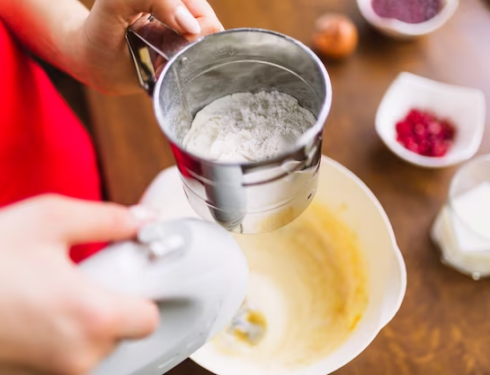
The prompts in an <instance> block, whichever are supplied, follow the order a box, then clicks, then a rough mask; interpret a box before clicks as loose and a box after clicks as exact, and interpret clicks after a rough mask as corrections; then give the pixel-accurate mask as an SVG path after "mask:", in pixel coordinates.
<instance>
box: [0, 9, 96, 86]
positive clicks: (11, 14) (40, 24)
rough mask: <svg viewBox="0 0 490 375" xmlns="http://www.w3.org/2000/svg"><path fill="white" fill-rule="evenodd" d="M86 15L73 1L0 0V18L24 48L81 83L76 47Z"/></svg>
mask: <svg viewBox="0 0 490 375" xmlns="http://www.w3.org/2000/svg"><path fill="white" fill-rule="evenodd" d="M88 14H89V11H88V10H87V9H86V8H85V7H84V6H83V5H82V4H81V3H80V2H79V1H77V0H0V18H1V19H2V20H3V21H4V22H5V23H6V24H7V26H8V27H9V29H10V30H12V32H13V34H14V35H15V36H16V38H17V39H19V40H20V42H21V43H22V44H23V45H24V46H25V47H26V48H27V49H29V50H30V51H32V52H33V53H34V54H35V55H36V56H38V57H40V58H41V59H43V60H45V61H47V62H49V63H50V64H52V65H54V66H56V67H57V68H59V69H61V70H63V71H65V72H67V73H69V74H71V75H73V76H74V77H76V78H78V79H80V80H82V81H85V80H86V77H83V73H82V69H81V66H80V65H79V59H78V56H77V54H78V52H77V47H78V46H79V44H80V39H81V33H82V25H83V23H84V22H85V20H86V18H87V16H88Z"/></svg>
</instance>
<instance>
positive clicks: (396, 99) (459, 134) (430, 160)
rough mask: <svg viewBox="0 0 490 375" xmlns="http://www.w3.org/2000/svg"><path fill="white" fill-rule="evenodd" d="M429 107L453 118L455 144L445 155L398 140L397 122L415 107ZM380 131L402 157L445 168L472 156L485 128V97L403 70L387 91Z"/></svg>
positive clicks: (381, 108)
mask: <svg viewBox="0 0 490 375" xmlns="http://www.w3.org/2000/svg"><path fill="white" fill-rule="evenodd" d="M413 108H416V109H420V110H427V111H429V112H432V113H434V114H435V115H436V116H438V117H441V118H447V119H449V120H451V121H452V122H453V124H454V126H455V127H456V137H455V141H454V144H453V145H452V147H451V148H450V149H449V151H448V152H447V154H446V155H444V156H442V157H428V156H422V155H419V154H417V153H415V152H412V151H409V150H407V149H406V148H405V147H404V146H403V145H401V144H400V143H398V141H397V140H396V123H397V122H398V121H400V120H403V119H404V118H405V116H406V115H407V114H408V112H409V111H410V110H411V109H413ZM376 131H377V133H378V135H379V136H380V137H381V139H382V140H383V142H384V143H385V144H386V146H387V147H388V148H389V149H390V150H391V151H393V152H394V153H395V154H396V155H398V156H399V157H400V158H402V159H404V160H406V161H408V162H410V163H412V164H415V165H418V166H421V167H426V168H444V167H449V166H452V165H455V164H459V163H461V162H463V161H465V160H468V159H470V158H472V157H473V156H474V155H475V154H476V152H477V151H478V149H479V147H480V144H481V141H482V138H483V133H484V131H485V96H484V94H483V92H481V91H480V90H477V89H473V88H466V87H459V86H453V85H448V84H444V83H440V82H436V81H432V80H430V79H427V78H423V77H420V76H417V75H415V74H411V73H406V72H404V73H401V74H400V75H399V76H398V77H397V78H396V79H395V81H394V82H393V84H392V85H391V87H390V88H389V89H388V91H387V92H386V94H385V96H384V98H383V100H382V101H381V104H380V106H379V108H378V112H377V114H376Z"/></svg>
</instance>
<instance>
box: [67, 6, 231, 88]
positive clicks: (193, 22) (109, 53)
mask: <svg viewBox="0 0 490 375" xmlns="http://www.w3.org/2000/svg"><path fill="white" fill-rule="evenodd" d="M143 13H152V14H153V15H154V16H155V17H156V18H157V19H158V20H159V21H162V22H164V23H165V24H166V25H167V26H169V27H171V28H172V29H173V30H175V31H177V32H178V33H180V34H181V35H183V36H184V37H185V38H187V39H188V40H189V41H192V40H195V39H197V38H199V37H201V36H204V35H209V34H212V33H215V32H219V31H222V30H223V26H222V25H221V23H220V22H219V20H218V18H217V17H216V14H215V13H214V11H213V9H212V8H211V6H210V5H209V4H208V2H207V1H206V0H182V1H181V0H97V1H96V2H95V5H94V7H93V8H92V11H91V12H90V15H89V16H88V19H87V21H86V22H85V23H84V25H83V27H82V34H81V36H80V43H79V46H78V47H77V48H79V50H78V51H75V53H77V54H79V58H78V60H79V61H80V62H81V64H82V68H81V69H82V71H81V72H80V74H81V75H82V77H88V78H89V80H88V84H90V85H92V86H94V87H96V88H98V89H100V90H102V91H105V92H108V93H130V92H133V91H135V90H137V89H139V84H138V82H137V79H136V72H135V67H134V64H133V62H132V61H131V59H130V55H129V51H128V47H127V45H126V41H125V38H124V36H125V32H126V29H127V27H128V26H130V25H131V24H132V23H133V22H134V21H136V20H137V19H138V18H139V17H141V15H142V14H143Z"/></svg>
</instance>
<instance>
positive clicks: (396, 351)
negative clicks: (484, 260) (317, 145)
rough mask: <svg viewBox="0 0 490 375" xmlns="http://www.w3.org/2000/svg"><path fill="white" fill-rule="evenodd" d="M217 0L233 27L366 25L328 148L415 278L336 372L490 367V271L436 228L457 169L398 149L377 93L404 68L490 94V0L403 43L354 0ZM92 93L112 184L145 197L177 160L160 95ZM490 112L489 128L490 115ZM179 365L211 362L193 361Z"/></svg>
mask: <svg viewBox="0 0 490 375" xmlns="http://www.w3.org/2000/svg"><path fill="white" fill-rule="evenodd" d="M87 1H90V0H87ZM210 2H211V3H212V5H213V6H214V7H215V10H216V11H217V13H218V15H219V16H220V18H221V20H222V21H223V23H224V25H225V27H227V28H234V27H261V28H268V29H272V30H277V31H279V32H282V33H285V34H289V35H291V36H293V37H295V38H297V39H299V40H301V41H303V42H305V43H306V44H310V42H311V35H310V33H311V29H312V25H313V22H314V20H315V19H316V18H317V16H319V15H320V14H322V13H324V12H329V11H341V12H345V13H347V14H348V15H350V16H351V17H352V18H353V20H354V21H355V23H356V24H357V25H358V27H359V31H360V36H361V37H360V45H359V48H358V51H357V53H356V54H355V55H354V56H353V57H352V58H350V59H349V60H347V61H345V62H342V63H330V62H327V63H326V64H327V69H328V71H329V73H330V76H331V79H332V82H333V88H334V100H333V107H332V111H331V114H330V116H329V118H328V120H327V123H326V128H325V133H324V135H325V143H324V149H323V151H324V153H325V154H326V155H328V156H330V157H332V158H333V159H335V160H337V161H339V162H341V163H342V164H344V165H345V166H346V167H348V168H349V169H351V170H352V171H353V172H354V173H356V174H357V175H358V176H359V177H360V178H361V179H362V180H363V181H364V182H365V183H366V184H367V185H368V186H369V187H370V188H371V189H372V191H373V192H374V193H375V194H376V196H377V197H378V199H379V200H380V201H381V203H382V205H383V206H384V208H385V210H386V211H387V213H388V216H389V218H390V220H391V222H392V224H393V227H394V229H395V232H396V236H397V240H398V243H399V246H400V248H401V250H402V252H403V256H404V258H405V261H406V263H407V268H408V289H407V294H406V297H405V301H404V303H403V306H402V308H401V310H400V312H399V313H398V315H397V316H396V317H395V319H394V320H393V321H392V322H391V323H390V324H389V325H388V326H387V327H386V328H385V329H383V330H382V331H381V333H380V334H379V336H378V337H377V338H376V340H375V341H374V342H373V344H372V345H371V346H369V348H368V349H366V350H365V351H364V352H363V353H362V354H361V355H360V356H359V357H358V358H356V359H355V360H354V361H352V362H351V363H349V364H348V365H347V366H345V367H344V368H342V369H340V370H339V371H338V372H337V373H338V374H344V375H347V374H348V375H354V374H363V375H364V374H376V375H382V374H390V375H391V374H397V375H409V374H410V375H412V374H427V375H436V374H445V375H451V374H454V375H462V374H468V375H470V374H471V375H473V374H475V375H476V374H490V355H489V353H490V319H489V315H490V282H489V281H480V282H474V281H472V280H470V279H468V278H466V277H464V276H461V275H459V274H458V273H456V272H454V271H452V270H450V269H447V268H445V267H444V266H442V265H441V263H440V262H439V259H438V257H437V255H436V253H435V249H434V246H433V245H432V244H431V242H430V240H429V235H428V232H429V228H430V226H431V224H432V221H433V219H434V217H435V215H436V213H437V212H438V210H439V209H440V207H441V205H442V204H443V202H444V200H445V198H446V194H447V189H448V183H449V181H450V179H451V177H452V175H453V174H454V172H455V170H454V169H447V170H436V171H431V170H423V169H420V168H417V167H414V166H410V165H408V164H406V163H404V162H402V161H401V160H399V159H398V158H397V157H396V156H394V155H393V154H392V153H391V152H390V151H388V150H387V149H386V147H384V145H383V144H382V143H381V141H380V139H379V138H378V137H377V135H376V133H375V130H374V116H375V112H376V109H377V107H378V104H379V102H380V100H381V98H382V96H383V94H384V92H385V90H386V89H387V88H388V86H389V85H390V83H391V82H392V80H393V79H394V78H395V77H396V75H397V74H398V73H399V72H400V71H410V72H413V73H416V74H420V75H424V76H427V77H430V78H433V79H436V80H441V81H445V82H448V83H454V84H462V85H469V86H473V87H477V88H480V89H481V90H483V91H484V92H485V94H486V97H487V98H490V3H489V2H486V3H485V2H484V1H483V0H462V1H461V5H460V8H459V10H458V12H457V14H456V15H455V17H454V18H453V19H451V21H450V22H449V23H448V24H447V25H446V26H444V28H443V29H441V30H439V31H438V32H436V33H434V34H433V35H431V36H429V37H427V38H425V39H422V40H419V41H417V42H415V43H396V42H393V41H390V40H387V39H385V38H383V37H381V36H379V35H377V34H376V33H374V32H373V31H372V30H371V29H370V28H369V27H368V25H367V24H366V22H365V21H364V20H363V19H362V17H361V16H360V14H359V12H358V10H357V7H356V5H355V1H354V0H266V1H264V0H211V1H210ZM87 98H88V103H89V108H90V111H91V116H92V122H93V124H92V126H93V127H94V131H95V138H96V143H97V147H98V151H99V154H100V160H101V165H102V169H103V174H104V178H105V184H106V187H107V193H108V196H109V198H110V199H111V200H114V201H117V202H121V203H125V204H131V203H135V202H136V201H137V200H138V198H139V197H140V195H141V193H142V192H143V190H144V189H145V187H146V186H147V185H148V184H149V183H150V181H151V180H152V179H153V178H154V177H155V175H156V174H157V173H158V172H159V171H160V170H162V169H163V168H165V167H168V166H170V165H172V164H173V163H174V160H173V157H172V155H171V153H170V151H169V147H168V144H167V142H166V140H165V138H164V136H163V135H162V134H161V132H160V130H159V128H158V126H157V124H156V123H155V120H154V118H153V114H152V110H151V105H150V101H149V99H148V98H147V97H145V96H144V95H139V96H133V97H123V98H109V97H105V96H102V95H100V94H98V93H96V92H94V91H92V90H87ZM488 104H490V103H489V102H488V101H487V106H488V107H489V108H490V106H489V105H488ZM486 123H487V129H488V128H489V127H490V116H487V122H486ZM485 152H487V153H488V152H490V134H489V133H488V132H487V134H486V136H485V138H484V141H483V144H482V147H481V149H480V153H485ZM172 374H173V375H184V374H186V375H204V374H207V371H205V370H203V369H201V368H199V367H198V366H197V365H195V364H194V363H193V362H191V361H186V362H185V363H183V364H182V365H180V366H179V367H177V368H176V369H175V370H173V371H172Z"/></svg>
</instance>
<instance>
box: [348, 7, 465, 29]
mask: <svg viewBox="0 0 490 375" xmlns="http://www.w3.org/2000/svg"><path fill="white" fill-rule="evenodd" d="M443 1H444V3H445V4H444V7H443V8H442V10H441V11H440V12H439V13H438V14H437V15H436V16H435V17H433V18H431V19H429V20H427V21H425V22H420V23H413V24H412V23H407V22H403V21H400V20H398V19H396V18H385V17H381V16H378V15H377V14H376V12H375V11H374V10H373V8H372V6H371V3H372V0H357V5H358V7H359V10H360V12H361V14H362V16H363V17H364V18H365V19H366V21H368V22H369V23H370V24H372V25H373V26H376V27H379V28H382V29H385V30H391V31H395V32H397V33H399V34H401V35H405V36H409V37H416V36H422V35H426V34H429V33H431V32H433V31H435V30H437V29H439V28H440V27H442V26H443V25H444V24H445V23H446V22H447V21H449V19H450V18H451V17H452V16H453V15H454V13H455V12H456V10H457V8H458V6H459V0H443Z"/></svg>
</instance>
